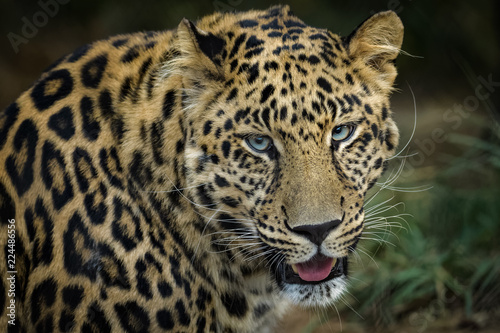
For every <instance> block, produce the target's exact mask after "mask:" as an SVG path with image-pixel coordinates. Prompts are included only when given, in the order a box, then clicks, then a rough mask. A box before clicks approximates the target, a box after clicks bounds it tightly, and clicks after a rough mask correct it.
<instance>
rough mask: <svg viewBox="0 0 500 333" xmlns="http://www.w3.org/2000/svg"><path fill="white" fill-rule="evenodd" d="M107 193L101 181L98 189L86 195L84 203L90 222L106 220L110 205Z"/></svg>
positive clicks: (95, 222) (100, 222)
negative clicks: (107, 201)
mask: <svg viewBox="0 0 500 333" xmlns="http://www.w3.org/2000/svg"><path fill="white" fill-rule="evenodd" d="M107 195H108V191H107V189H106V186H105V185H104V184H103V183H100V185H99V188H98V189H97V190H95V191H94V192H91V193H87V194H86V195H85V199H84V201H83V203H84V206H85V210H86V211H87V215H88V217H89V218H90V222H92V223H93V224H96V225H97V224H102V223H103V222H104V221H105V220H106V216H107V213H108V206H107V204H106V200H105V199H106V197H107ZM96 197H97V199H96Z"/></svg>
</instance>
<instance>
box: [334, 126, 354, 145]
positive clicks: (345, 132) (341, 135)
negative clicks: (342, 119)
mask: <svg viewBox="0 0 500 333" xmlns="http://www.w3.org/2000/svg"><path fill="white" fill-rule="evenodd" d="M352 132H354V126H350V125H342V126H337V127H335V128H334V129H333V132H332V141H333V142H341V141H345V140H347V139H349V137H350V136H351V134H352Z"/></svg>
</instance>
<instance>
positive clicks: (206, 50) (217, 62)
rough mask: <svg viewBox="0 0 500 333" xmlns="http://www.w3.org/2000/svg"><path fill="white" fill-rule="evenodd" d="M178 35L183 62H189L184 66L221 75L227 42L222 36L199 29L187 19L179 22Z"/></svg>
mask: <svg viewBox="0 0 500 333" xmlns="http://www.w3.org/2000/svg"><path fill="white" fill-rule="evenodd" d="M177 35H178V43H179V51H180V52H181V54H182V58H183V60H184V61H183V62H187V63H184V64H183V65H184V67H187V68H192V69H200V70H202V71H203V72H206V71H207V70H208V71H209V72H212V74H214V75H221V73H222V70H221V66H222V53H223V50H224V47H225V44H226V43H225V41H224V40H223V39H222V38H220V37H217V36H215V35H214V34H212V33H210V32H206V31H203V30H201V29H199V28H198V27H197V26H196V25H195V24H194V23H193V22H191V21H189V20H187V19H183V20H182V21H181V23H180V24H179V26H178V28H177Z"/></svg>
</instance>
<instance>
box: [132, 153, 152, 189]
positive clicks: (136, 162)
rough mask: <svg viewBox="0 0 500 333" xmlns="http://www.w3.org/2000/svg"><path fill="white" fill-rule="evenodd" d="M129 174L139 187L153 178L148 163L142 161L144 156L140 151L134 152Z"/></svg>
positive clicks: (142, 186)
mask: <svg viewBox="0 0 500 333" xmlns="http://www.w3.org/2000/svg"><path fill="white" fill-rule="evenodd" d="M130 174H131V177H132V179H133V180H135V181H136V182H137V184H138V185H139V187H140V188H144V187H145V186H146V184H148V183H150V182H151V181H152V180H153V172H152V171H151V168H150V166H149V164H147V163H145V162H144V156H143V155H142V153H140V152H137V151H136V152H135V153H134V156H133V158H132V163H131V165H130Z"/></svg>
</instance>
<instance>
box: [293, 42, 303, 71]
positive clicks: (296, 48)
mask: <svg viewBox="0 0 500 333" xmlns="http://www.w3.org/2000/svg"><path fill="white" fill-rule="evenodd" d="M304 48H305V47H304V45H302V44H299V43H297V44H293V45H292V50H302V49H304ZM301 72H302V73H304V74H307V72H305V71H301Z"/></svg>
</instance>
